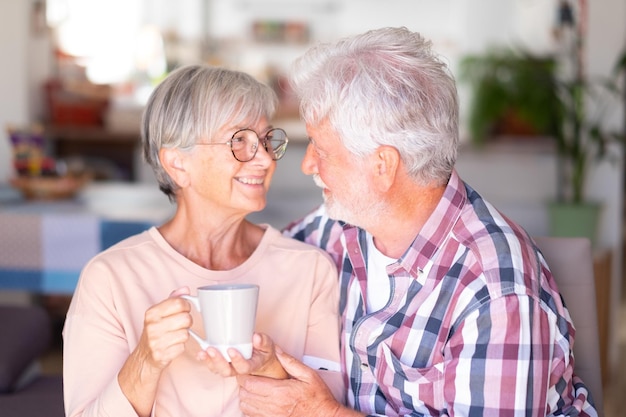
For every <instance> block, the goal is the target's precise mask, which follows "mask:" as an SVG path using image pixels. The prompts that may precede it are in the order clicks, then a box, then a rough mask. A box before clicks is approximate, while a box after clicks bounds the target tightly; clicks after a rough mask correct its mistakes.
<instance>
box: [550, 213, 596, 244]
mask: <svg viewBox="0 0 626 417" xmlns="http://www.w3.org/2000/svg"><path fill="white" fill-rule="evenodd" d="M601 211H602V206H601V205H600V204H599V203H580V204H573V203H560V202H552V203H549V204H548V216H549V226H550V235H551V236H556V237H586V238H588V239H589V240H590V241H591V246H592V247H594V248H595V247H596V243H597V237H598V224H599V220H600V214H601Z"/></svg>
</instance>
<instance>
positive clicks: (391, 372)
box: [376, 343, 444, 415]
mask: <svg viewBox="0 0 626 417" xmlns="http://www.w3.org/2000/svg"><path fill="white" fill-rule="evenodd" d="M380 353H381V355H380V356H379V360H378V362H377V366H376V380H377V382H378V386H379V388H380V390H381V391H382V392H383V393H384V395H385V397H386V398H387V400H388V402H391V403H393V405H392V407H393V408H394V409H395V410H396V411H397V412H398V414H399V415H420V414H414V413H415V411H417V412H418V413H424V414H427V415H429V414H435V415H438V414H439V413H438V412H439V411H441V409H443V407H444V397H443V390H444V374H443V365H444V364H443V361H441V362H438V363H435V364H433V365H432V366H429V367H425V368H413V367H412V366H410V365H407V364H405V363H403V362H402V360H401V359H400V358H398V357H397V356H396V355H395V354H394V353H393V352H392V351H391V348H389V346H388V345H386V344H384V343H382V344H381V345H380ZM408 398H410V400H411V403H412V407H411V408H409V407H408V404H406V401H407V399H408ZM435 410H436V411H437V413H433V411H435Z"/></svg>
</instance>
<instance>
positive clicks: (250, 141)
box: [230, 129, 259, 162]
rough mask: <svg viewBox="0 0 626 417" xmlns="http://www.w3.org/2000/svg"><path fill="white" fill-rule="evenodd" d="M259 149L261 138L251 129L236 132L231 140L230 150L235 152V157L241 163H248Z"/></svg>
mask: <svg viewBox="0 0 626 417" xmlns="http://www.w3.org/2000/svg"><path fill="white" fill-rule="evenodd" d="M258 147H259V138H258V136H257V134H256V133H254V132H253V131H252V130H250V129H243V130H240V131H238V132H235V134H234V135H233V137H232V138H231V139H230V148H231V149H232V151H233V155H234V156H235V158H237V160H238V161H241V162H248V161H250V160H251V159H252V158H254V155H256V150H257V148H258Z"/></svg>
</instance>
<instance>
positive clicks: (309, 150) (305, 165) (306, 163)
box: [300, 143, 317, 175]
mask: <svg viewBox="0 0 626 417" xmlns="http://www.w3.org/2000/svg"><path fill="white" fill-rule="evenodd" d="M300 169H301V170H302V172H303V173H304V174H305V175H313V174H317V162H316V161H315V157H314V156H313V145H311V144H310V143H309V144H308V145H307V147H306V152H305V153H304V158H302V164H300Z"/></svg>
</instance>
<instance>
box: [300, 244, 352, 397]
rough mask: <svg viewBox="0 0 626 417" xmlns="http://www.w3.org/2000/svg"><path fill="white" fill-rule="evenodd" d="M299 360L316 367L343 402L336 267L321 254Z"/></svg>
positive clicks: (334, 393)
mask: <svg viewBox="0 0 626 417" xmlns="http://www.w3.org/2000/svg"><path fill="white" fill-rule="evenodd" d="M315 273H316V279H315V283H314V289H313V290H314V291H313V299H312V304H311V308H310V313H309V323H308V329H307V337H306V345H305V351H304V358H303V362H304V363H305V364H306V365H308V366H309V367H311V368H313V369H315V370H317V372H318V374H319V375H320V376H321V377H322V379H323V380H324V382H326V385H328V387H329V388H330V389H331V391H332V392H333V395H334V396H335V398H336V399H337V400H338V401H340V402H341V403H342V404H343V403H345V384H344V382H343V378H342V375H341V365H340V351H339V322H340V320H339V312H338V310H339V288H338V279H337V269H336V267H335V264H334V263H333V261H332V260H331V258H330V257H329V256H327V255H326V254H322V255H321V256H320V258H319V261H318V264H317V268H316V271H315Z"/></svg>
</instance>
